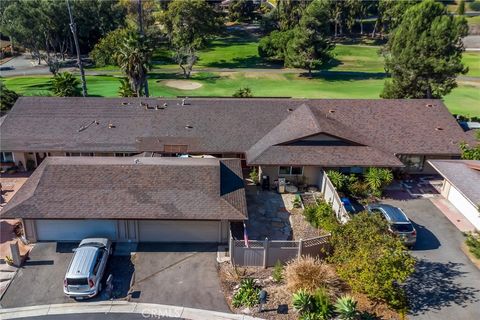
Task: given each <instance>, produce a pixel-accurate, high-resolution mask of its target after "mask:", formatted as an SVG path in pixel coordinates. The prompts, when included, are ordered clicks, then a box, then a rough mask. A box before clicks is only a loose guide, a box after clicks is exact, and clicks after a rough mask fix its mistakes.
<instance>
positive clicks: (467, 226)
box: [430, 197, 475, 232]
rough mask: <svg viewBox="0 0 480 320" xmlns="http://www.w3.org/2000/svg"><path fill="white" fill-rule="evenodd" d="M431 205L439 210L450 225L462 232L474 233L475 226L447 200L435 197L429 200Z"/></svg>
mask: <svg viewBox="0 0 480 320" xmlns="http://www.w3.org/2000/svg"><path fill="white" fill-rule="evenodd" d="M430 201H432V203H433V204H434V205H435V207H437V209H438V210H440V211H441V212H442V213H443V214H444V215H445V217H447V219H448V220H450V222H451V223H453V224H454V225H455V227H457V228H458V230H460V231H462V232H472V231H475V226H474V225H473V224H472V223H471V222H470V221H468V219H467V218H465V216H464V215H463V214H461V213H460V211H458V210H457V208H455V207H454V206H453V205H452V204H451V203H450V202H449V201H448V200H447V199H445V198H443V197H436V198H432V199H430Z"/></svg>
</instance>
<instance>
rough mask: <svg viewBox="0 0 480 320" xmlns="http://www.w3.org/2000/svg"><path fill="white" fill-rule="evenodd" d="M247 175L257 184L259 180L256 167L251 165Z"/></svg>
mask: <svg viewBox="0 0 480 320" xmlns="http://www.w3.org/2000/svg"><path fill="white" fill-rule="evenodd" d="M249 177H250V179H251V180H252V181H253V183H255V184H257V183H258V182H259V178H258V171H257V168H255V167H253V169H252V171H250V173H249Z"/></svg>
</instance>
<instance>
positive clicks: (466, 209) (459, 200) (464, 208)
mask: <svg viewBox="0 0 480 320" xmlns="http://www.w3.org/2000/svg"><path fill="white" fill-rule="evenodd" d="M448 201H450V203H451V204H453V205H454V206H455V207H456V208H457V209H458V211H460V212H461V213H462V214H463V215H464V216H465V217H466V218H467V219H468V220H469V221H470V222H471V223H472V224H473V225H474V226H475V228H477V229H480V216H479V214H478V210H477V208H476V207H475V206H474V205H473V204H472V203H471V202H470V201H468V200H467V199H466V198H465V197H464V196H463V195H462V194H461V193H460V191H458V190H457V188H455V187H454V186H452V187H451V188H450V192H449V193H448Z"/></svg>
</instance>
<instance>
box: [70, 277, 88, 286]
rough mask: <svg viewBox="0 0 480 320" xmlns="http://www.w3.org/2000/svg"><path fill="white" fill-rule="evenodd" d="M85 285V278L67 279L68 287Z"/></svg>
mask: <svg viewBox="0 0 480 320" xmlns="http://www.w3.org/2000/svg"><path fill="white" fill-rule="evenodd" d="M87 284H88V280H87V278H67V285H69V286H86V285H87Z"/></svg>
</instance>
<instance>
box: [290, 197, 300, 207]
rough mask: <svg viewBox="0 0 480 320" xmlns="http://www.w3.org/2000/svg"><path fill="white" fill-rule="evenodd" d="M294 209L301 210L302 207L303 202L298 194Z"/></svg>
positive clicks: (294, 200) (294, 201)
mask: <svg viewBox="0 0 480 320" xmlns="http://www.w3.org/2000/svg"><path fill="white" fill-rule="evenodd" d="M292 204H293V207H294V208H301V207H302V200H301V199H300V195H298V194H296V195H295V198H294V199H293V203H292Z"/></svg>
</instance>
